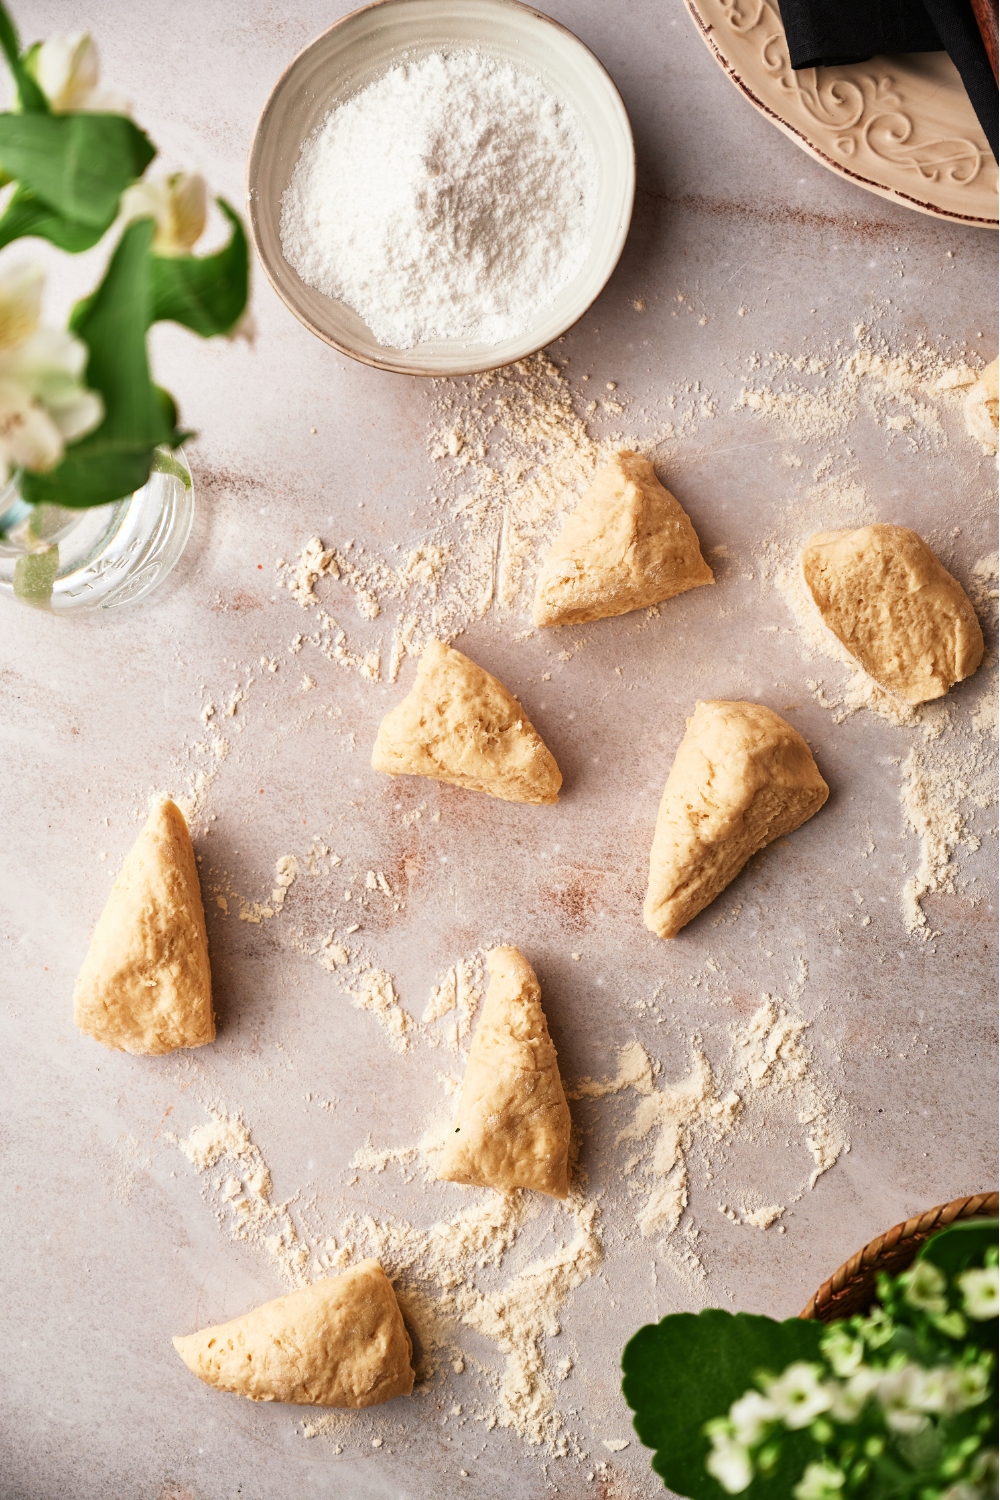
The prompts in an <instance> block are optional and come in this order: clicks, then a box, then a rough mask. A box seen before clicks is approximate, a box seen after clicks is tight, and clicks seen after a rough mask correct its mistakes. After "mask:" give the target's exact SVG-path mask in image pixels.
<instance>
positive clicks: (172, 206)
mask: <svg viewBox="0 0 1000 1500" xmlns="http://www.w3.org/2000/svg"><path fill="white" fill-rule="evenodd" d="M122 215H123V217H124V218H125V219H126V220H129V219H147V218H149V219H153V220H154V222H155V224H156V232H155V234H154V235H153V253H154V255H167V256H174V255H189V254H190V253H191V251H192V250H193V249H194V247H195V245H196V244H197V243H198V241H199V240H200V239H201V237H202V235H203V234H204V232H205V221H206V219H207V217H208V188H207V187H206V185H205V179H204V177H202V176H201V174H200V173H198V172H173V173H172V174H171V175H170V176H169V177H160V178H157V179H154V180H153V181H151V182H137V183H135V184H134V185H133V186H132V187H130V188H126V190H125V192H124V193H123V194H122Z"/></svg>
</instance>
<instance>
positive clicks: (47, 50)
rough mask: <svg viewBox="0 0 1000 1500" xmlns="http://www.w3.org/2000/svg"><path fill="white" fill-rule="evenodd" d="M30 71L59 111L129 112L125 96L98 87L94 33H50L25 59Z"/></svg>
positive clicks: (66, 113)
mask: <svg viewBox="0 0 1000 1500" xmlns="http://www.w3.org/2000/svg"><path fill="white" fill-rule="evenodd" d="M26 65H27V68H28V71H29V72H30V73H31V75H32V77H33V78H34V80H35V82H36V83H37V84H38V87H39V88H40V89H41V91H42V93H43V94H44V95H45V97H46V99H47V100H48V101H49V108H50V109H51V110H52V111H53V113H54V114H57V115H68V114H75V113H77V112H80V111H83V112H87V113H91V114H113V115H121V114H127V113H128V106H127V104H126V103H125V100H124V99H123V98H121V97H120V96H119V95H118V94H113V93H111V92H110V91H109V90H107V89H102V88H100V87H99V81H100V76H101V66H100V62H99V60H98V56H97V47H96V45H95V43H94V39H93V37H92V36H90V35H88V34H87V33H86V32H76V33H75V34H74V35H72V36H65V35H63V36H50V37H49V39H48V41H47V42H42V44H41V46H40V47H38V48H36V49H33V50H32V52H31V53H29V55H28V57H27V59H26Z"/></svg>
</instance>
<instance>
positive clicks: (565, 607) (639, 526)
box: [534, 449, 715, 625]
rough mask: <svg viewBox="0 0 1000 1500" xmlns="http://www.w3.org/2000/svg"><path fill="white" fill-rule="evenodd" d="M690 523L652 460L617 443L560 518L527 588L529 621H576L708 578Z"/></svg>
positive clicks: (655, 599) (667, 595)
mask: <svg viewBox="0 0 1000 1500" xmlns="http://www.w3.org/2000/svg"><path fill="white" fill-rule="evenodd" d="M714 582H715V579H714V578H713V576H712V570H711V568H710V567H709V566H708V564H707V563H706V562H705V561H704V559H703V558H702V555H701V548H700V547H699V545H698V537H697V535H696V533H695V529H694V527H693V526H692V525H691V522H690V520H689V518H688V516H687V514H686V513H685V511H684V510H683V509H682V508H681V506H680V505H679V504H678V502H677V501H676V500H675V499H674V497H673V495H672V494H671V493H670V491H669V490H666V489H664V488H663V485H662V484H661V483H660V481H659V480H658V479H657V477H656V474H655V472H654V470H653V465H652V464H651V463H649V461H648V460H647V459H645V458H642V457H640V455H639V454H638V453H630V452H628V450H624V449H623V450H622V452H620V453H616V454H615V456H614V457H613V458H612V459H611V462H610V463H608V464H606V465H605V466H604V468H603V469H601V470H600V472H599V473H598V474H597V476H596V478H595V479H594V482H593V484H592V485H591V486H590V489H589V490H588V491H587V493H586V494H585V495H584V497H583V499H582V500H581V501H580V503H579V505H578V506H577V508H576V509H575V510H574V511H573V512H572V513H571V514H570V516H569V517H568V518H567V520H566V523H565V525H564V526H563V529H562V531H561V532H560V533H559V535H558V536H557V537H556V540H555V542H554V543H553V545H552V547H551V548H550V549H549V552H548V555H547V556H546V558H545V561H544V563H543V564H542V570H541V572H540V573H539V575H538V583H537V585H536V588H535V607H534V620H535V624H536V625H580V624H583V623H584V622H585V621H587V620H603V619H605V618H606V617H607V616H609V615H624V614H627V613H628V612H629V610H633V609H645V608H646V607H647V606H648V605H650V604H661V603H662V602H663V600H664V599H672V598H673V597H674V595H675V594H683V593H685V592H686V590H688V589H696V588H699V587H700V586H701V585H702V584H704V583H714Z"/></svg>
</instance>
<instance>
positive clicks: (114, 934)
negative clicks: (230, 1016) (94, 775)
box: [73, 801, 215, 1053]
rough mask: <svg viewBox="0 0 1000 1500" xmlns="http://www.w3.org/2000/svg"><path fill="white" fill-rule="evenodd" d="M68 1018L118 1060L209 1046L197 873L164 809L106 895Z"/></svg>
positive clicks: (182, 835) (211, 1030) (184, 835)
mask: <svg viewBox="0 0 1000 1500" xmlns="http://www.w3.org/2000/svg"><path fill="white" fill-rule="evenodd" d="M73 1019H74V1020H75V1022H76V1024H77V1026H79V1028H80V1030H81V1031H85V1032H86V1033H87V1035H88V1036H92V1037H96V1039H97V1040H98V1041H99V1042H103V1043H104V1045H105V1047H114V1048H115V1049H116V1050H117V1051H119V1052H149V1053H160V1052H173V1050H174V1048H175V1047H202V1046H204V1045H205V1043H206V1042H211V1041H214V1040H215V1019H214V1017H213V1015H212V976H211V973H210V971H209V967H208V937H207V935H206V932H205V911H204V908H203V906H202V904H201V890H200V888H199V885H198V868H197V865H196V864H195V858H194V850H193V849H192V848H191V835H190V834H189V833H188V828H187V824H186V823H185V821H184V816H183V814H182V813H181V811H180V809H179V808H178V807H176V806H175V805H174V803H173V802H170V801H164V802H161V803H160V804H159V806H158V807H156V808H155V809H154V810H153V811H152V812H151V813H150V815H149V819H148V820H147V823H146V826H145V828H144V829H143V830H142V832H141V833H140V835H139V837H138V839H137V840H136V842H135V844H134V845H133V847H132V849H131V851H130V853H129V854H128V855H127V856H126V858H125V863H124V864H123V865H122V867H121V871H120V873H119V876H118V879H117V880H116V881H115V883H114V885H113V886H112V888H111V895H110V896H109V897H108V903H107V905H106V906H105V908H104V910H103V912H102V913H101V915H100V917H99V919H98V922H97V926H96V927H95V929H94V936H93V937H92V939H91V942H90V947H89V949H88V950H87V956H86V958H85V959H84V961H83V968H82V969H81V970H80V976H79V978H78V979H77V981H76V988H75V989H74V991H73Z"/></svg>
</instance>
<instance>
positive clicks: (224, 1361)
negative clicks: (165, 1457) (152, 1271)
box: [174, 1260, 413, 1407]
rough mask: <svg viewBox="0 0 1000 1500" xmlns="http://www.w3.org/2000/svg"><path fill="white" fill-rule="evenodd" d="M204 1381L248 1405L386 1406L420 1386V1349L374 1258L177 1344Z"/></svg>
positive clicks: (177, 1347)
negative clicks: (416, 1378) (416, 1355)
mask: <svg viewBox="0 0 1000 1500" xmlns="http://www.w3.org/2000/svg"><path fill="white" fill-rule="evenodd" d="M174 1348H175V1349H176V1350H177V1353H178V1354H179V1355H180V1357H181V1359H182V1360H183V1361H184V1363H185V1364H186V1365H187V1367H188V1369H189V1370H190V1371H191V1372H192V1373H193V1374H195V1375H197V1377H198V1379H199V1380H203V1381H204V1382H205V1384H206V1385H214V1386H215V1387H216V1388H217V1389H218V1390H220V1391H232V1392H234V1394H235V1395H237V1396H248V1397H249V1398H250V1400H251V1401H291V1402H295V1403H296V1404H297V1405H299V1406H350V1407H361V1406H379V1405H381V1403H382V1402H383V1401H391V1400H392V1398H393V1396H408V1395H409V1394H410V1392H411V1391H412V1390H413V1370H412V1368H411V1366H410V1356H411V1354H412V1353H413V1346H412V1344H411V1343H410V1335H409V1334H408V1333H407V1331H406V1328H405V1325H404V1323H403V1318H402V1314H401V1313H400V1311H399V1304H398V1303H397V1301H396V1295H395V1293H394V1292H393V1290H392V1287H391V1285H390V1283H389V1281H388V1280H387V1278H386V1274H385V1272H384V1271H383V1270H382V1267H381V1266H380V1265H379V1263H378V1261H377V1260H363V1261H360V1262H359V1264H358V1265H356V1266H352V1267H351V1269H350V1270H349V1271H345V1272H344V1273H343V1275H341V1276H332V1277H329V1278H328V1279H327V1280H325V1281H316V1282H314V1283H313V1284H312V1286H307V1287H303V1289H302V1290H301V1291H299V1292H290V1293H289V1294H288V1296H287V1297H277V1298H276V1299H275V1300H274V1301H273V1302H265V1303H264V1304H263V1306H262V1307H255V1308H254V1309H253V1311H252V1312H248V1313H247V1314H246V1315H245V1316H244V1317H242V1318H233V1320H232V1322H230V1323H218V1324H216V1326H215V1327H214V1328H203V1329H202V1330H201V1332H200V1333H192V1334H189V1335H188V1336H187V1337H186V1338H176V1339H174Z"/></svg>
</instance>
